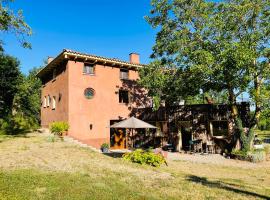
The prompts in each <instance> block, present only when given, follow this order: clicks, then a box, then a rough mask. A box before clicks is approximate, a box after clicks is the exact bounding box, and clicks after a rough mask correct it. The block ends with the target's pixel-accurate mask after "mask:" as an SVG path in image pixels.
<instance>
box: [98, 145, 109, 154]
mask: <svg viewBox="0 0 270 200" xmlns="http://www.w3.org/2000/svg"><path fill="white" fill-rule="evenodd" d="M100 149H101V151H102V152H103V153H109V144H108V143H103V144H102V145H101V147H100Z"/></svg>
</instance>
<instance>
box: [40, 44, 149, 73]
mask: <svg viewBox="0 0 270 200" xmlns="http://www.w3.org/2000/svg"><path fill="white" fill-rule="evenodd" d="M76 57H79V58H83V59H84V60H85V61H86V60H88V61H90V60H94V61H96V62H101V63H108V64H109V63H111V64H113V65H118V66H121V67H132V68H140V67H143V66H145V65H144V64H137V63H130V62H127V61H123V60H119V59H116V58H107V57H103V56H96V55H92V54H87V53H81V52H77V51H73V50H69V49H63V51H62V52H61V53H60V54H59V55H58V56H57V57H56V58H54V59H53V60H52V61H51V62H50V63H49V64H48V65H47V66H45V67H44V68H43V69H41V70H40V71H39V72H38V74H37V76H38V77H42V76H43V75H44V74H46V73H47V72H48V71H50V70H51V69H52V68H54V67H57V63H60V62H61V61H63V60H65V59H66V60H67V59H71V58H76Z"/></svg>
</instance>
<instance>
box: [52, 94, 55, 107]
mask: <svg viewBox="0 0 270 200" xmlns="http://www.w3.org/2000/svg"><path fill="white" fill-rule="evenodd" d="M55 99H56V98H55V96H53V98H52V109H53V110H55V107H56V101H55Z"/></svg>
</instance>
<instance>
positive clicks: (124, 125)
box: [110, 117, 157, 129]
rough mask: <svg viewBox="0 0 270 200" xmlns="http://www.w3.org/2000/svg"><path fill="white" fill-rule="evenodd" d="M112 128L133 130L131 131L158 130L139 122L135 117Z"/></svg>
mask: <svg viewBox="0 0 270 200" xmlns="http://www.w3.org/2000/svg"><path fill="white" fill-rule="evenodd" d="M110 127H111V128H131V129H136V128H157V127H155V126H153V125H151V124H148V123H146V122H144V121H142V120H139V119H137V118H135V117H131V118H129V119H126V120H123V121H121V122H118V123H116V124H113V125H112V126H110Z"/></svg>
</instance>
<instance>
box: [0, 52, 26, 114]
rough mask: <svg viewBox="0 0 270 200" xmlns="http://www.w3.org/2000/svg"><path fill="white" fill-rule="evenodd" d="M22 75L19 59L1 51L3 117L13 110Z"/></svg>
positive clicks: (1, 109)
mask: <svg viewBox="0 0 270 200" xmlns="http://www.w3.org/2000/svg"><path fill="white" fill-rule="evenodd" d="M21 80H22V75H21V72H20V69H19V61H18V60H17V59H16V58H14V57H12V56H9V55H6V54H4V53H2V52H0V116H1V118H3V117H4V116H7V115H8V114H10V113H11V111H12V106H13V100H14V97H15V95H16V93H17V92H18V90H19V84H20V82H21Z"/></svg>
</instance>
